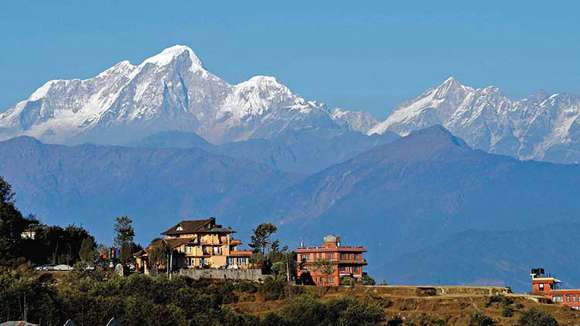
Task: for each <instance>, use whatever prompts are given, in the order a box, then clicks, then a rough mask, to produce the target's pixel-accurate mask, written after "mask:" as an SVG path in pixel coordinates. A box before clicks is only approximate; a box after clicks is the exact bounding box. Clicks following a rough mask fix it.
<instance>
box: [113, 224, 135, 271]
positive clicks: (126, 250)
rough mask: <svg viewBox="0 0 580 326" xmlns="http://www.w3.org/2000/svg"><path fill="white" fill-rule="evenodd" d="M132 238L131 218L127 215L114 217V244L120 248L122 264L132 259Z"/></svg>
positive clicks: (133, 235)
mask: <svg viewBox="0 0 580 326" xmlns="http://www.w3.org/2000/svg"><path fill="white" fill-rule="evenodd" d="M134 238H135V230H134V229H133V220H131V218H130V217H129V216H119V217H117V218H116V219H115V246H116V247H117V248H119V249H121V263H123V264H127V263H128V262H129V261H130V260H131V259H132V254H133V247H134V244H133V239H134Z"/></svg>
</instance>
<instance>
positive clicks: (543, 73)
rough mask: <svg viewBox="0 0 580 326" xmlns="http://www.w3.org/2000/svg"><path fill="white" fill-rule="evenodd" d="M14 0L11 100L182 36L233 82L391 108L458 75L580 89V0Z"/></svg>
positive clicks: (2, 51)
mask: <svg viewBox="0 0 580 326" xmlns="http://www.w3.org/2000/svg"><path fill="white" fill-rule="evenodd" d="M203 3H204V4H202V1H189V0H188V1H128V0H123V1H121V0H115V1H112V0H99V1H78V0H75V1H41V0H38V1H27V0H13V1H9V0H7V1H2V3H1V4H0V111H3V110H5V109H6V108H8V107H9V106H12V105H13V104H15V103H16V102H17V101H19V100H21V99H24V98H26V97H28V95H30V93H32V92H33V91H34V90H35V89H36V88H37V87H39V86H40V85H42V84H43V83H44V82H45V81H47V80H49V79H56V78H87V77H90V76H93V75H96V74H97V73H99V72H100V71H102V70H104V69H106V68H107V67H109V66H111V65H113V64H114V63H116V62H118V61H121V60H123V59H129V60H130V61H131V62H133V63H138V62H140V61H141V60H142V59H143V58H145V57H148V56H150V55H153V54H155V53H157V52H159V51H161V50H162V49H163V48H165V47H167V46H170V45H173V44H185V45H188V46H190V47H192V48H193V49H194V51H195V52H196V53H197V54H198V56H199V57H200V58H201V59H202V61H203V62H204V64H205V66H206V68H207V69H208V70H210V71H211V72H213V73H215V74H217V75H218V76H221V77H222V78H224V79H225V80H227V81H228V82H231V83H236V82H239V81H242V80H245V79H247V78H249V77H250V76H252V75H255V74H266V75H274V76H276V77H277V78H278V79H279V80H281V81H282V82H284V83H285V84H287V85H288V86H289V87H290V88H291V89H293V90H294V91H295V92H297V93H299V94H301V95H303V96H305V97H307V98H309V99H316V100H320V101H323V102H326V103H328V104H329V105H331V106H341V107H346V108H351V109H363V110H367V111H370V112H372V113H374V114H375V115H376V116H378V117H384V116H385V115H386V113H387V111H388V110H389V109H390V108H392V107H393V106H395V105H397V104H398V103H400V102H401V101H403V100H405V99H408V98H409V97H413V96H415V95H417V94H418V93H420V92H421V91H423V90H425V89H426V88H429V87H431V86H434V85H436V84H438V83H439V82H441V81H442V80H444V79H445V78H446V77H448V76H450V75H453V76H456V77H457V78H458V79H459V80H460V81H461V82H463V83H464V84H468V85H473V86H477V87H479V86H486V85H489V84H493V85H496V86H499V87H500V88H502V89H504V90H505V92H506V93H507V94H508V95H510V96H514V97H520V96H525V95H527V94H529V93H531V92H533V91H535V90H538V89H545V90H547V91H554V92H573V93H578V94H580V18H579V13H580V2H579V1H549V2H548V1H535V2H534V1H505V0H504V1H489V0H488V1H405V3H403V1H344V2H341V1H297V0H293V1H284V2H283V1H227V2H226V1H204V2H203Z"/></svg>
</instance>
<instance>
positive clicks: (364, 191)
mask: <svg viewBox="0 0 580 326" xmlns="http://www.w3.org/2000/svg"><path fill="white" fill-rule="evenodd" d="M578 184H580V166H578V165H557V164H551V163H540V162H521V161H517V160H515V159H513V158H510V157H506V156H498V155H492V154H487V153H485V152H482V151H477V150H473V149H471V148H470V147H468V146H467V145H466V144H465V143H464V142H463V141H462V140H461V139H459V138H456V137H454V136H452V135H451V134H449V132H447V131H446V130H445V129H443V128H442V127H438V126H436V127H432V128H429V129H425V130H421V131H418V132H415V133H412V134H411V135H410V136H408V137H405V138H402V139H399V140H397V141H394V142H393V143H390V144H387V145H382V146H379V147H376V148H374V149H372V150H370V151H367V152H365V153H363V154H360V155H358V156H356V157H355V158H353V159H351V160H349V161H347V162H344V163H342V164H338V165H335V166H332V167H330V168H328V169H326V170H324V171H322V172H320V173H317V174H315V175H312V176H310V177H308V178H306V179H305V180H303V181H301V182H299V183H297V184H295V185H293V186H291V187H290V188H289V189H286V190H283V191H282V192H281V193H279V194H276V195H274V197H273V198H271V199H268V203H267V204H268V206H265V211H267V212H269V213H270V214H271V215H272V216H274V217H275V218H277V219H278V220H279V221H280V222H281V223H282V225H284V228H285V231H286V232H287V236H286V238H287V239H289V240H290V241H295V244H297V243H298V241H300V240H301V239H304V240H307V241H319V239H320V238H321V237H322V235H324V234H326V233H338V234H341V235H343V236H344V241H345V243H347V242H348V243H359V244H365V245H367V246H368V247H369V253H368V255H369V261H370V265H369V270H370V271H371V272H372V273H374V274H376V275H378V276H380V275H387V271H386V270H383V269H382V268H384V267H383V265H381V263H382V262H384V261H386V260H389V259H392V258H394V257H398V256H400V255H403V254H405V253H408V252H413V251H415V250H419V249H421V248H424V247H425V246H428V245H431V244H433V243H436V242H438V241H443V240H445V239H446V238H447V237H448V236H450V235H451V234H454V233H457V232H461V231H464V230H469V229H474V230H512V229H514V228H521V227H528V226H534V225H543V224H552V223H554V222H559V221H571V222H580V215H579V213H578V212H580V201H578V200H577V198H580V188H579V187H578ZM296 235H298V237H300V238H301V239H297V238H296ZM545 245H546V246H549V243H545ZM465 259H466V260H469V259H472V257H465ZM419 275H421V274H419Z"/></svg>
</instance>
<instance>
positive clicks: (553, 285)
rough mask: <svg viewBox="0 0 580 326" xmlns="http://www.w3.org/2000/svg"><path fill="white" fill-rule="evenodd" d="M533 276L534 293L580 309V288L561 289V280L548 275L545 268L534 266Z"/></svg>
mask: <svg viewBox="0 0 580 326" xmlns="http://www.w3.org/2000/svg"><path fill="white" fill-rule="evenodd" d="M530 275H531V276H532V294H534V295H541V296H545V297H547V298H549V299H550V300H552V302H554V303H559V304H562V305H564V306H568V307H572V308H574V309H577V310H580V289H560V288H559V285H560V280H558V279H556V278H555V277H552V276H550V275H546V274H545V273H544V269H543V268H534V269H532V272H531V274H530Z"/></svg>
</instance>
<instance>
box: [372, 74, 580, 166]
mask: <svg viewBox="0 0 580 326" xmlns="http://www.w3.org/2000/svg"><path fill="white" fill-rule="evenodd" d="M433 125H443V126H444V127H445V128H447V129H449V130H450V131H451V132H453V134H455V135H457V136H459V137H462V138H463V139H465V141H466V142H467V143H468V144H469V145H470V146H472V147H474V148H477V149H482V150H485V151H488V152H491V153H497V154H505V155H510V156H513V157H517V158H519V159H524V160H529V159H534V160H545V161H552V162H559V163H579V162H580V97H577V96H573V95H569V94H553V95H549V94H545V93H541V92H539V93H537V94H534V95H532V96H530V97H528V98H525V99H522V100H513V99H510V98H508V97H507V96H505V95H504V94H503V93H502V92H501V90H500V89H498V88H497V87H493V86H490V87H485V88H472V87H468V86H464V85H461V84H460V83H459V82H458V81H457V80H456V79H454V78H449V79H447V80H446V81H445V82H444V83H443V84H441V85H439V86H438V87H435V88H433V89H430V90H428V91H426V92H425V93H423V94H421V95H419V96H418V97H416V98H415V99H413V100H411V101H409V102H407V103H404V104H403V105H401V106H400V107H399V108H397V109H395V110H394V111H393V112H392V113H391V114H390V115H389V116H388V117H387V119H386V120H385V121H383V122H381V123H379V124H377V125H376V126H374V127H373V128H371V130H370V131H369V133H370V134H373V133H379V134H380V133H383V132H385V131H387V130H388V131H393V132H396V133H398V134H400V135H407V134H409V133H410V132H411V131H414V130H419V129H422V128H425V127H429V126H433Z"/></svg>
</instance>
